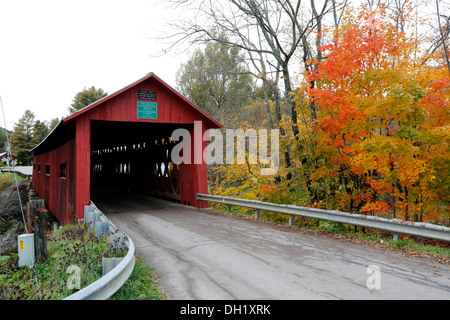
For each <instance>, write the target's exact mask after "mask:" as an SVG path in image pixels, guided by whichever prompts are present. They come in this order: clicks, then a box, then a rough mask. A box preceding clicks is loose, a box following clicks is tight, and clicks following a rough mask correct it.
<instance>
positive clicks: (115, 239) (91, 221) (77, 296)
mask: <svg viewBox="0 0 450 320" xmlns="http://www.w3.org/2000/svg"><path fill="white" fill-rule="evenodd" d="M84 215H85V221H84V222H85V223H86V224H88V225H89V228H90V230H89V232H90V233H93V234H95V235H96V236H97V237H101V236H103V235H104V234H107V235H108V242H109V244H110V245H113V246H115V247H117V248H120V247H126V248H128V252H127V254H126V256H125V257H124V258H121V259H118V258H110V259H114V262H118V261H120V262H119V263H118V264H117V265H116V266H115V267H114V268H112V269H111V270H110V271H109V272H108V273H106V274H104V276H103V277H101V278H100V279H99V280H97V281H95V282H94V283H91V284H90V285H89V286H87V287H85V288H83V289H81V290H79V291H77V292H75V293H74V294H72V295H70V296H68V297H66V298H65V299H64V300H106V299H108V298H109V297H110V296H112V295H113V294H114V293H115V292H116V291H117V290H119V289H120V287H122V285H123V284H124V283H125V281H126V280H127V279H128V278H129V276H130V275H131V272H133V269H134V264H135V258H134V253H135V246H134V243H133V241H132V240H131V238H130V237H128V236H127V235H126V234H125V233H124V232H123V231H121V230H119V229H118V228H117V227H116V226H115V225H114V224H113V223H112V222H111V221H110V220H109V219H108V218H107V217H106V216H105V215H104V214H103V213H102V212H101V211H100V210H98V208H97V207H96V206H95V205H94V204H93V203H91V205H90V206H86V207H85V210H84ZM104 259H105V258H104ZM104 262H105V260H104ZM103 265H104V269H105V263H103ZM104 273H105V270H104Z"/></svg>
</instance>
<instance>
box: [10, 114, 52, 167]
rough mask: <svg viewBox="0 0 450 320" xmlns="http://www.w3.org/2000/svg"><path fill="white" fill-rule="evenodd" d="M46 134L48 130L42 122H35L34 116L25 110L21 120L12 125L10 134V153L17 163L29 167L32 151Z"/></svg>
mask: <svg viewBox="0 0 450 320" xmlns="http://www.w3.org/2000/svg"><path fill="white" fill-rule="evenodd" d="M47 134H48V128H47V126H46V124H45V123H44V122H41V121H39V120H37V121H36V116H35V114H34V113H33V112H31V111H30V110H26V111H25V113H24V115H23V116H22V118H20V119H19V121H18V122H17V123H16V124H15V125H14V130H13V132H12V134H11V149H12V153H13V154H14V155H15V156H16V157H17V163H18V164H22V165H30V164H31V160H32V157H33V155H32V153H30V150H31V149H33V148H34V147H35V146H36V145H37V144H38V143H39V142H41V141H42V140H43V139H44V138H45V137H46V136H47Z"/></svg>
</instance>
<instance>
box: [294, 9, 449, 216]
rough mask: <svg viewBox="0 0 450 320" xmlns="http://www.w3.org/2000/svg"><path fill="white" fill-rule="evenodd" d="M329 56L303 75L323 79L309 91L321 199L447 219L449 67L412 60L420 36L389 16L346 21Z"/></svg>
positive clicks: (364, 14) (348, 207) (314, 174)
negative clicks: (315, 114) (314, 106)
mask: <svg viewBox="0 0 450 320" xmlns="http://www.w3.org/2000/svg"><path fill="white" fill-rule="evenodd" d="M374 19H376V21H374ZM375 22H376V23H375ZM322 50H323V54H324V56H327V59H326V60H325V61H323V62H321V63H320V64H319V65H318V67H317V69H316V71H315V72H309V73H307V74H306V75H305V76H306V79H307V81H310V80H311V79H314V80H315V81H316V82H317V87H316V88H311V87H309V86H306V87H305V92H306V94H307V96H308V97H309V99H313V100H314V101H315V102H316V103H317V104H318V105H319V106H320V108H319V112H318V119H317V120H316V121H315V122H314V125H313V130H314V133H315V140H314V143H315V144H316V146H317V147H316V148H315V149H314V159H315V162H316V164H317V165H316V166H315V167H314V168H312V170H311V172H310V174H311V175H310V178H311V181H313V182H318V183H319V185H320V188H319V189H320V191H321V192H322V193H321V194H320V195H319V197H318V199H319V198H320V200H322V201H325V202H327V201H328V203H327V205H328V206H330V205H332V206H336V207H337V208H339V209H342V210H345V211H360V212H366V213H372V214H373V213H378V214H380V213H388V212H389V213H392V214H393V215H394V216H396V217H401V218H404V219H406V220H409V219H414V220H416V221H423V220H427V219H431V218H438V217H439V218H442V217H443V216H445V212H447V214H448V199H446V197H445V196H444V194H445V192H448V186H449V183H448V173H449V167H448V165H449V162H448V159H449V154H448V142H449V132H448V129H447V128H448V123H449V120H450V114H449V111H448V110H449V108H448V105H449V95H448V88H449V87H448V86H449V84H450V83H449V79H448V77H447V76H446V74H445V72H443V70H442V68H441V69H436V68H427V67H425V68H423V67H421V65H420V64H419V63H414V62H413V61H412V57H413V55H412V52H413V51H414V50H415V39H414V38H413V37H411V36H408V35H407V34H406V33H405V32H402V31H401V30H399V28H398V27H397V26H396V25H395V23H392V20H390V19H388V17H387V15H386V12H385V11H383V10H378V11H377V12H376V13H375V12H373V11H371V10H362V11H361V12H359V13H358V14H357V15H350V16H348V17H347V18H346V22H345V24H344V25H343V26H342V27H341V28H339V30H338V31H337V33H336V34H335V35H334V40H333V42H332V43H330V44H329V45H326V46H324V47H323V48H322ZM444 88H446V89H445V90H443V89H444ZM303 94H304V92H299V93H298V97H300V96H303ZM297 101H300V99H298V100H297ZM299 108H301V105H299ZM438 171H439V174H438ZM438 175H440V177H438ZM436 179H440V183H441V184H440V185H441V187H440V188H438V187H437V183H436V182H435V180H436ZM438 189H440V190H438Z"/></svg>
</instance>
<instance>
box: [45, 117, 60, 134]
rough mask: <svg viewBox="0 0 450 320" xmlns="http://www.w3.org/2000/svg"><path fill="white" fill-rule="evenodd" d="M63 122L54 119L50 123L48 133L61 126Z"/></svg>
mask: <svg viewBox="0 0 450 320" xmlns="http://www.w3.org/2000/svg"><path fill="white" fill-rule="evenodd" d="M60 121H61V120H60V119H59V118H53V119H51V120H50V122H49V123H48V131H49V132H51V131H52V130H53V129H55V127H56V126H57V125H58V124H59V122H60Z"/></svg>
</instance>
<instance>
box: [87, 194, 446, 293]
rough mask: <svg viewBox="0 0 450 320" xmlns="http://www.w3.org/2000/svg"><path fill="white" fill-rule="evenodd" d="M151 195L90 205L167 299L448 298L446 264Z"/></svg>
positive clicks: (110, 198)
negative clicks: (130, 247) (122, 236)
mask: <svg viewBox="0 0 450 320" xmlns="http://www.w3.org/2000/svg"><path fill="white" fill-rule="evenodd" d="M151 199H152V198H149V197H142V196H137V195H132V194H129V197H128V198H126V197H123V196H122V197H119V196H111V195H109V196H106V197H103V198H102V197H98V198H97V199H95V200H94V203H95V204H96V205H97V206H98V207H99V208H100V209H101V210H102V211H103V212H104V213H105V214H106V215H107V217H108V218H109V219H110V220H111V221H112V222H113V223H114V224H115V225H116V226H117V227H118V228H120V229H121V230H123V231H124V232H125V233H127V234H128V235H129V236H130V237H131V238H132V239H133V241H134V243H135V245H136V251H137V253H138V254H139V255H140V256H141V257H142V258H143V260H144V262H145V263H146V264H148V265H149V266H150V267H151V268H152V269H154V273H155V274H156V275H157V277H158V278H159V279H160V282H161V285H162V286H163V288H164V289H165V290H166V291H167V292H168V293H169V295H170V296H171V298H172V299H177V300H178V299H190V300H203V299H221V300H222V299H223V300H233V299H237V300H244V299H250V300H253V299H261V300H266V299H268V300H291V299H314V300H316V299H317V300H318V299H327V300H328V299H389V300H391V299H427V300H428V299H430V300H436V299H437V300H443V299H445V300H448V299H450V267H449V266H448V265H442V264H439V263H434V262H430V261H427V260H423V261H422V260H421V259H419V258H417V257H405V256H402V255H400V254H399V253H396V252H389V251H386V250H380V249H376V248H372V247H370V246H367V245H364V244H357V243H353V242H350V241H346V240H344V239H334V238H331V237H324V236H321V235H318V234H315V233H312V232H306V231H301V230H295V229H293V228H288V227H286V228H284V227H279V226H274V225H270V224H268V223H263V222H260V221H253V220H251V219H242V218H235V217H230V216H226V215H218V214H212V213H207V212H205V210H200V209H195V208H191V207H187V206H182V205H178V204H174V203H171V202H165V201H163V200H159V199H156V200H151Z"/></svg>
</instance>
